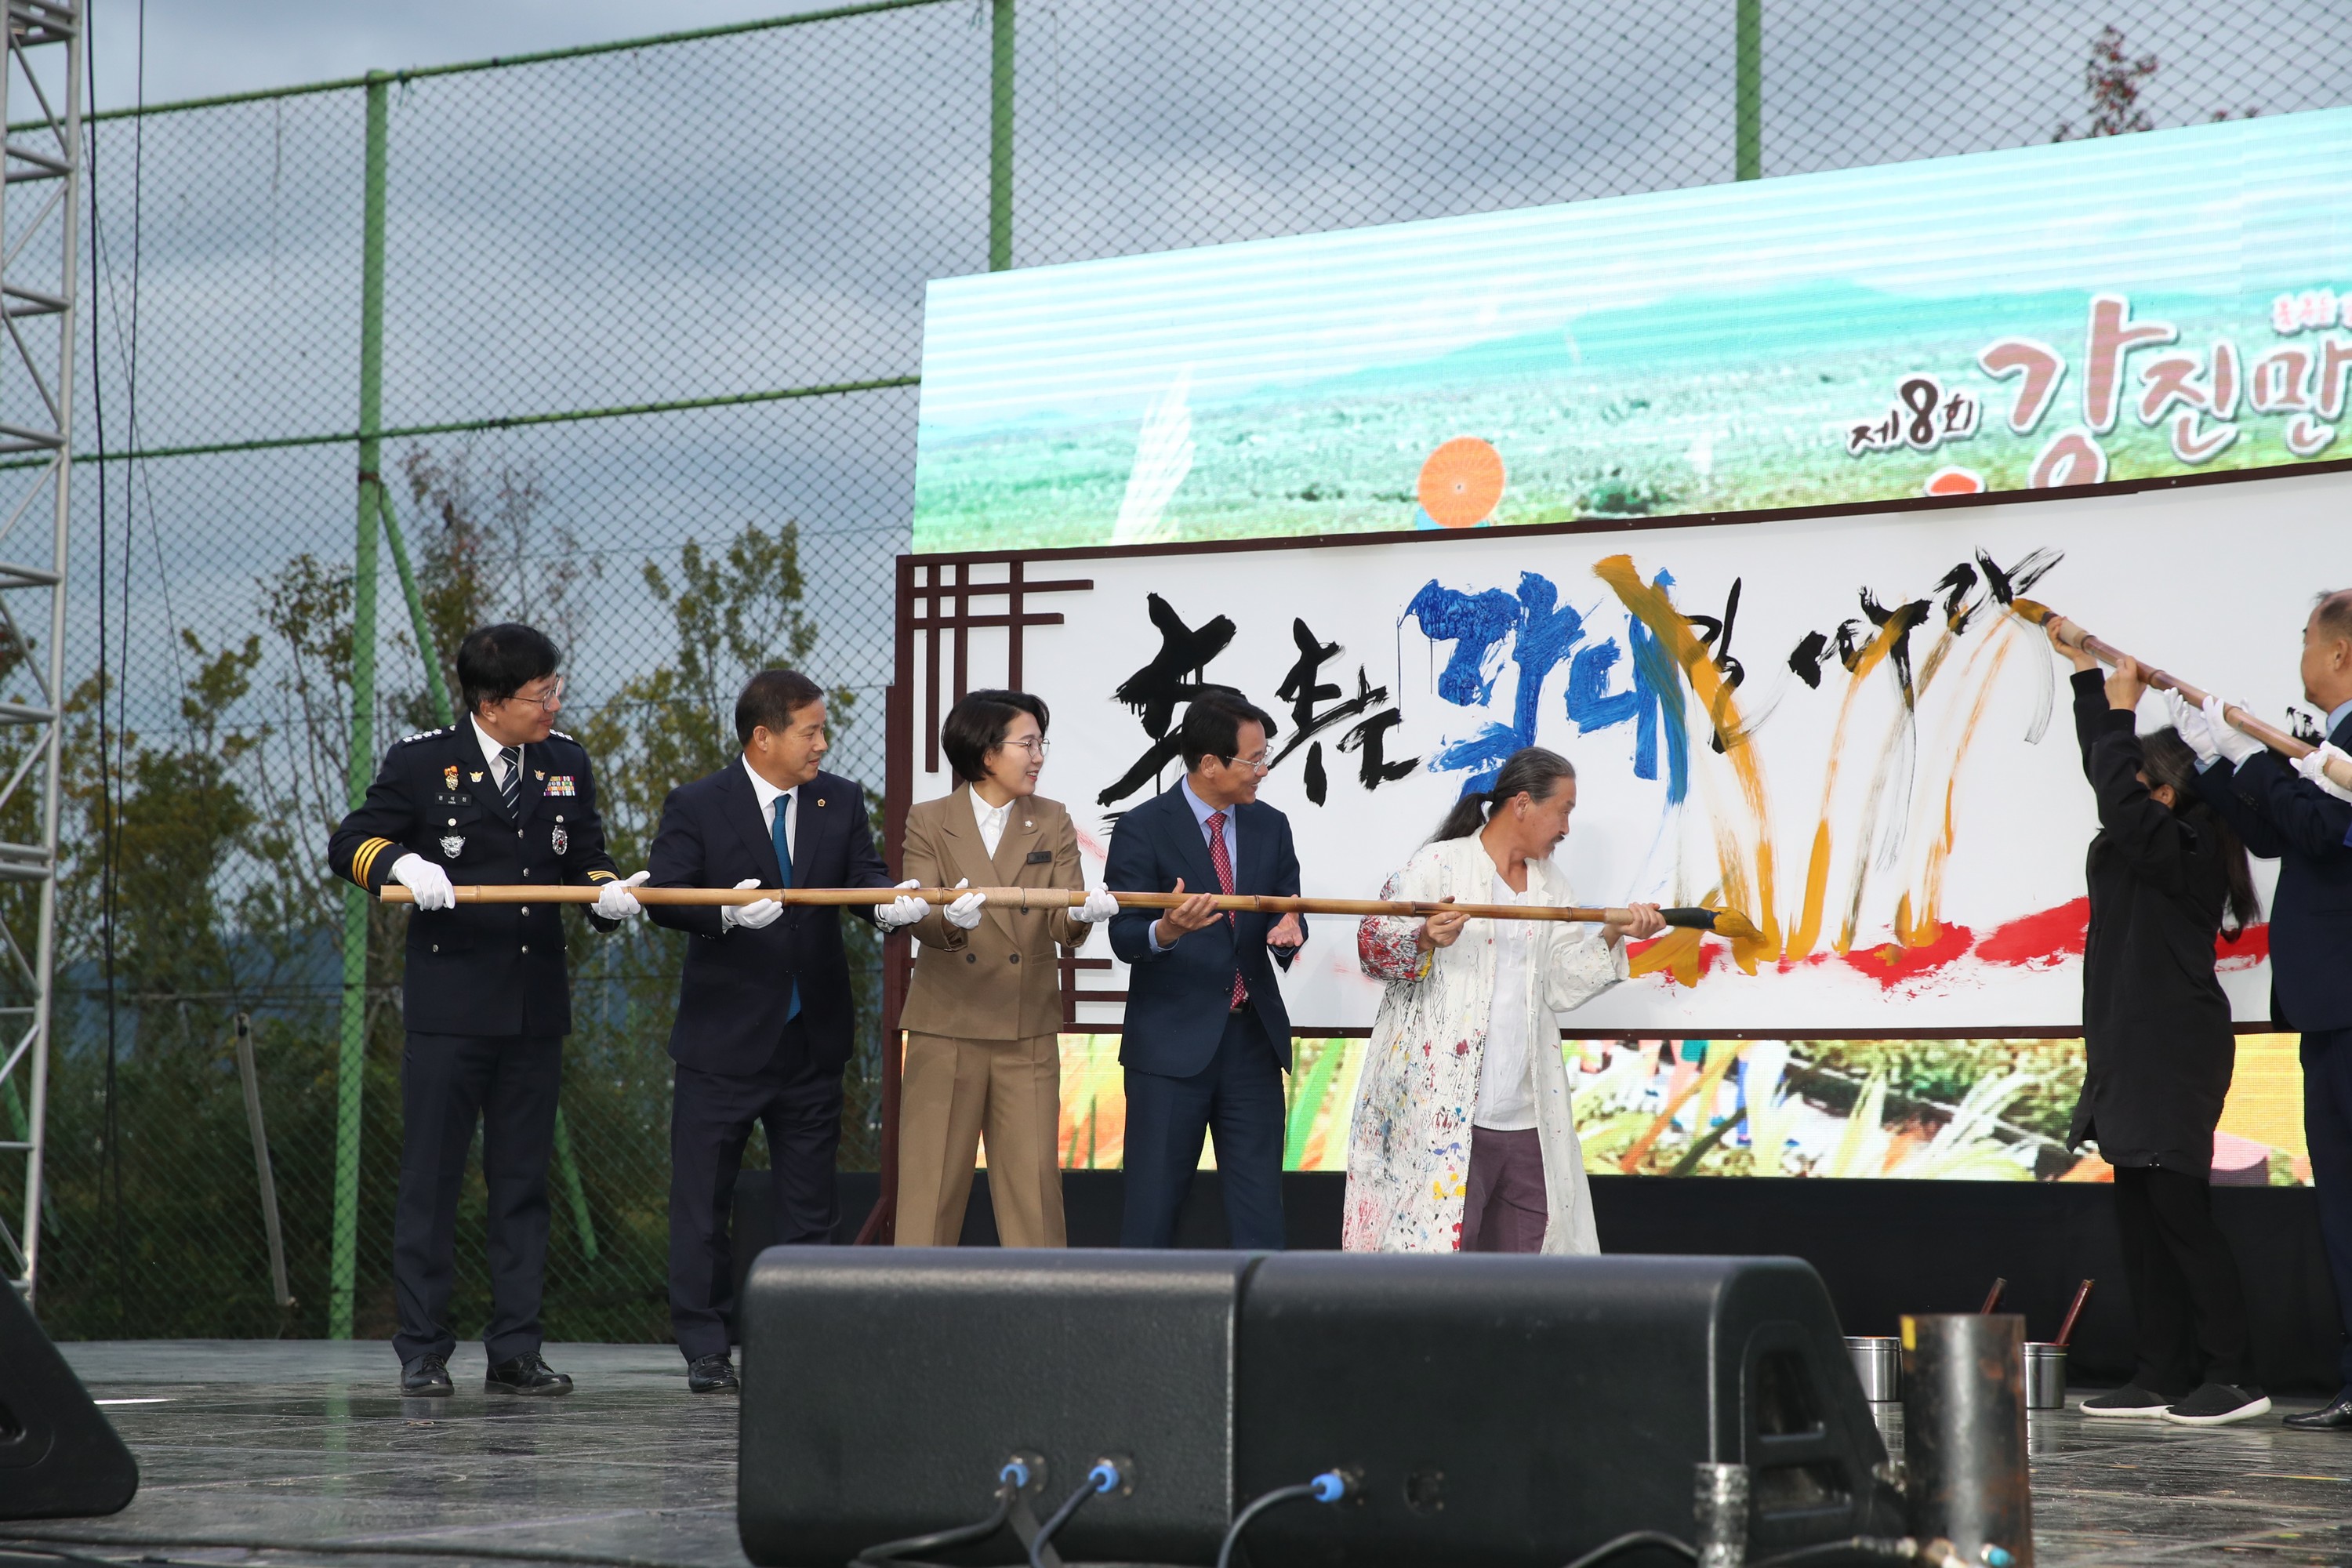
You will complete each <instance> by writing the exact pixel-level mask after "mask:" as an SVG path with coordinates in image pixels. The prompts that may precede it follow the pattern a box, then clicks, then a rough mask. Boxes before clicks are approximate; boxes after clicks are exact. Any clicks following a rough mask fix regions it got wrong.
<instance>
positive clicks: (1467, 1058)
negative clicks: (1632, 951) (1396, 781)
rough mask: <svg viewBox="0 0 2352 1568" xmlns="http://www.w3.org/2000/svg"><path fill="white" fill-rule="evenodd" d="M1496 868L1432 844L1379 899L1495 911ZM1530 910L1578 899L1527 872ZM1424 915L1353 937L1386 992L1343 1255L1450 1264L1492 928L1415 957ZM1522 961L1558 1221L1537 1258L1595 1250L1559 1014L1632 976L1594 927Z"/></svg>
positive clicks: (1353, 1145) (1477, 848) (1489, 995)
mask: <svg viewBox="0 0 2352 1568" xmlns="http://www.w3.org/2000/svg"><path fill="white" fill-rule="evenodd" d="M1494 878H1495V863H1494V861H1493V860H1492V859H1490V858H1487V855H1486V847H1485V846H1484V845H1483V844H1481V843H1480V842H1479V841H1478V837H1477V836H1476V835H1475V834H1473V835H1471V836H1470V837H1466V838H1452V839H1445V840H1442V841H1440V842H1438V843H1435V844H1430V845H1425V846H1423V848H1422V849H1421V851H1420V852H1419V853H1418V854H1416V855H1414V856H1413V858H1412V859H1411V860H1410V861H1407V862H1406V863H1405V867H1404V868H1403V869H1402V870H1401V871H1399V872H1398V873H1397V874H1396V875H1395V876H1393V877H1391V878H1390V879H1389V880H1388V885H1387V886H1386V887H1384V888H1382V889H1381V898H1383V899H1410V900H1440V899H1445V898H1449V897H1450V898H1452V899H1454V900H1457V901H1458V902H1461V903H1465V904H1469V903H1487V902H1491V901H1492V891H1493V886H1494ZM1528 891H1529V892H1530V893H1533V894H1536V895H1537V897H1536V899H1535V900H1533V901H1536V902H1540V903H1545V904H1552V905H1561V904H1572V903H1574V902H1575V901H1576V900H1574V899H1573V898H1572V897H1571V896H1570V891H1569V886H1568V878H1567V876H1566V875H1565V874H1564V873H1562V872H1561V871H1560V870H1559V868H1558V867H1556V866H1554V865H1553V864H1552V863H1551V862H1550V861H1549V860H1539V861H1538V860H1531V861H1529V862H1528ZM1420 926H1421V921H1420V918H1419V917H1418V916H1403V917H1387V916H1370V917H1367V918H1366V919H1365V921H1363V922H1362V925H1361V926H1360V928H1359V930H1358V932H1357V955H1358V958H1359V960H1360V962H1361V963H1362V964H1363V968H1364V972H1365V973H1368V974H1370V975H1371V976H1372V977H1373V978H1375V979H1378V980H1385V981H1387V982H1388V989H1387V992H1386V994H1383V995H1382V996H1381V1010H1380V1016H1379V1017H1378V1018H1377V1019H1376V1020H1375V1021H1374V1023H1373V1025H1372V1037H1371V1041H1370V1046H1369V1047H1368V1049H1367V1054H1366V1056H1365V1058H1364V1068H1363V1073H1362V1076H1361V1077H1360V1079H1359V1080H1358V1083H1357V1089H1356V1105H1355V1114H1354V1117H1353V1120H1352V1122H1351V1125H1350V1127H1349V1135H1348V1206H1347V1213H1346V1217H1345V1220H1344V1224H1343V1229H1342V1237H1341V1245H1342V1246H1344V1247H1347V1248H1348V1249H1349V1250H1350V1251H1355V1252H1454V1251H1458V1250H1459V1249H1460V1248H1461V1245H1462V1201H1463V1196H1464V1194H1465V1191H1466V1187H1467V1179H1468V1176H1469V1172H1470V1119H1471V1114H1472V1112H1473V1111H1474V1110H1475V1108H1476V1106H1477V1103H1478V1071H1479V1067H1480V1064H1481V1063H1482V1062H1483V1061H1484V1060H1485V1058H1486V1027H1487V1021H1488V1019H1489V1017H1490V1016H1491V1015H1492V1014H1493V1012H1494V1008H1495V1005H1496V996H1495V939H1494V922H1493V921H1476V920H1474V921H1471V922H1470V923H1469V924H1468V925H1467V926H1465V927H1464V928H1463V931H1462V935H1461V937H1460V938H1459V939H1458V940H1457V941H1456V942H1454V945H1453V946H1451V947H1443V948H1438V949H1436V950H1435V951H1433V952H1427V953H1423V952H1419V951H1418V950H1417V949H1416V948H1415V947H1414V944H1413V933H1414V932H1415V931H1417V930H1419V929H1420ZM1535 931H1536V933H1537V937H1538V940H1537V941H1535V942H1531V943H1530V944H1529V947H1528V987H1527V992H1528V994H1526V995H1525V996H1524V997H1521V998H1519V999H1518V1000H1519V1005H1523V1006H1525V1007H1526V1008H1527V1009H1528V1023H1527V1042H1528V1058H1529V1059H1530V1060H1531V1061H1532V1063H1533V1064H1534V1071H1535V1095H1536V1131H1537V1139H1538V1143H1539V1145H1540V1146H1541V1148H1542V1150H1543V1164H1544V1191H1545V1196H1546V1198H1547V1199H1548V1200H1549V1209H1550V1221H1549V1224H1548V1225H1547V1226H1546V1227H1545V1230H1544V1241H1543V1250H1544V1251H1546V1252H1550V1253H1591V1252H1598V1251H1600V1250H1601V1237H1600V1235H1599V1232H1598V1231H1597V1230H1596V1229H1595V1228H1594V1226H1593V1222H1592V1186H1591V1183H1590V1182H1589V1181H1587V1180H1586V1178H1585V1174H1584V1155H1583V1151H1582V1150H1581V1148H1580V1146H1579V1144H1578V1142H1577V1138H1576V1116H1575V1112H1574V1110H1573V1109H1572V1108H1571V1106H1570V1100H1569V1084H1568V1068H1567V1066H1566V1064H1565V1063H1564V1062H1563V1061H1562V1060H1561V1058H1560V1049H1559V1022H1558V1020H1557V1019H1555V1018H1554V1016H1553V1014H1555V1013H1559V1012H1567V1011H1568V1010H1570V1008H1574V1007H1579V1006H1581V1005H1583V1004H1584V1003H1586V1002H1589V1001H1591V999H1592V998H1593V997H1595V996H1597V995H1599V994H1601V992H1603V991H1606V990H1607V989H1609V987H1610V986H1612V985H1614V984H1617V982H1619V981H1620V980H1622V979H1624V978H1625V976H1626V973H1627V971H1626V966H1625V949H1624V945H1623V944H1622V942H1621V943H1619V944H1618V945H1617V946H1615V947H1612V946H1610V945H1609V944H1608V943H1607V942H1604V941H1603V940H1602V939H1601V934H1600V931H1599V929H1598V928H1597V927H1593V926H1589V925H1570V924H1568V923H1566V922H1563V921H1545V922H1543V923H1541V924H1539V925H1538V926H1537V927H1536V928H1535Z"/></svg>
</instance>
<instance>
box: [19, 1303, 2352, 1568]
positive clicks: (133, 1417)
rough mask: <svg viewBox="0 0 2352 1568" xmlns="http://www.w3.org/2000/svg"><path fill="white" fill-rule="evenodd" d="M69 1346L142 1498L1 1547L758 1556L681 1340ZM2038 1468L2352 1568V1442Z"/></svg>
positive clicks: (2037, 1461) (2084, 1443) (2051, 1539)
mask: <svg viewBox="0 0 2352 1568" xmlns="http://www.w3.org/2000/svg"><path fill="white" fill-rule="evenodd" d="M63 1348H64V1350H65V1352H66V1354H67V1357H68V1360H70V1361H71V1362H72V1363H73V1366H74V1369H75V1370H76V1371H77V1372H78V1373H79V1374H80V1375H81V1378H82V1380H83V1382H84V1383H85V1384H88V1385H89V1390H90V1392H91V1394H93V1395H94V1396H95V1397H97V1398H99V1399H101V1400H117V1401H128V1402H131V1403H121V1404H114V1405H109V1406H108V1407H107V1414H108V1415H110V1416H111V1417H112V1418H113V1421H114V1423H115V1426H116V1427H117V1428H118V1429H119V1430H120V1431H121V1433H122V1435H123V1436H124V1438H125V1439H126V1440H127V1441H128V1442H129V1443H130V1445H131V1449H132V1451H133V1452H134V1453H136V1454H137V1455H138V1457H139V1464H140V1469H141V1472H142V1480H141V1484H140V1489H139V1496H138V1499H137V1500H135V1501H133V1502H132V1503H131V1506H130V1508H129V1509H127V1510H124V1511H123V1512H122V1513H121V1514H118V1515H116V1516H115V1517H114V1518H112V1519H108V1520H96V1521H71V1522H58V1523H51V1524H41V1525H32V1524H20V1525H14V1526H11V1525H0V1542H21V1543H23V1544H26V1545H37V1546H46V1547H47V1548H49V1549H51V1550H57V1551H67V1552H80V1553H85V1554H88V1555H92V1556H102V1557H107V1558H111V1559H120V1560H122V1561H125V1562H129V1561H131V1560H144V1561H146V1562H149V1563H152V1562H156V1561H172V1562H180V1563H200V1564H204V1565H205V1568H215V1565H218V1564H252V1565H254V1568H265V1565H268V1568H275V1565H291V1564H298V1563H306V1564H307V1563H333V1564H345V1565H349V1568H367V1565H369V1564H383V1565H385V1568H392V1565H394V1564H406V1565H408V1568H417V1565H418V1564H419V1563H421V1562H425V1561H435V1562H438V1561H446V1560H449V1559H457V1560H473V1561H479V1562H496V1563H576V1564H612V1565H614V1568H730V1565H733V1564H740V1563H742V1562H743V1560H744V1559H743V1555H742V1552H741V1550H740V1548H739V1547H738V1546H737V1544H736V1541H735V1513H734V1505H735V1463H734V1455H735V1406H734V1403H733V1401H732V1400H730V1399H695V1398H692V1397H690V1396H688V1394H687V1393H686V1380H685V1375H684V1369H683V1363H681V1362H680V1361H679V1359H678V1356H677V1352H676V1351H675V1350H673V1349H671V1348H670V1347H669V1346H667V1345H555V1346H551V1347H549V1351H548V1359H549V1361H550V1362H551V1363H552V1364H553V1365H554V1366H555V1367H556V1368H557V1369H558V1370H559V1371H562V1372H566V1373H571V1374H572V1377H573V1378H574V1379H576V1380H577V1381H578V1383H579V1385H580V1388H579V1392H578V1393H576V1394H573V1395H572V1397H570V1398H568V1399H557V1400H548V1401H544V1402H541V1401H534V1400H520V1399H513V1398H508V1397H499V1398H493V1397H491V1396H488V1395H486V1394H483V1393H482V1392H481V1368H482V1358H481V1352H480V1350H479V1348H478V1347H467V1348H466V1349H463V1350H460V1351H459V1352H458V1357H457V1365H456V1366H455V1367H453V1368H452V1369H451V1370H452V1373H454V1374H455V1376H456V1378H457V1387H458V1392H457V1397H455V1398H454V1399H446V1400H411V1401H406V1402H404V1401H403V1400H401V1399H400V1398H399V1397H398V1395H397V1394H395V1393H393V1392H391V1390H392V1389H393V1386H394V1379H395V1374H396V1370H397V1369H396V1368H395V1366H394V1363H393V1360H392V1352H391V1350H390V1348H389V1347H388V1346H386V1345H383V1344H381V1343H373V1342H362V1343H354V1344H324V1343H318V1342H260V1341H208V1342H194V1343H190V1342H168V1341H135V1342H120V1343H107V1344H68V1345H66V1346H65V1347H63ZM2075 1397H2076V1398H2077V1399H2079V1398H2080V1397H2081V1395H2080V1394H2079V1392H2078V1393H2077V1394H2076V1396H2075ZM2312 1403H2313V1402H2311V1401H2308V1400H2304V1401H2295V1402H2292V1403H2291V1405H2289V1406H2288V1407H2289V1408H2308V1407H2309V1406H2310V1405H2311V1404H2312ZM1895 1436H1896V1439H1897V1441H1899V1438H1900V1434H1899V1433H1897V1434H1895ZM2033 1449H2034V1458H2033V1513H2034V1524H2035V1531H2034V1537H2035V1548H2036V1556H2037V1558H2038V1560H2039V1562H2040V1563H2041V1564H2042V1568H2095V1565H2102V1568H2103V1565H2107V1564H2115V1565H2118V1568H2121V1565H2126V1564H2129V1565H2141V1564H2158V1563H2166V1564H2185V1563H2207V1562H2210V1561H2213V1560H2215V1559H2216V1558H2219V1557H2222V1556H2227V1557H2229V1558H2231V1559H2232V1560H2237V1561H2245V1562H2251V1563H2260V1564H2264V1565H2277V1568H2286V1565H2289V1564H2300V1563H2326V1564H2352V1434H2344V1435H2336V1434H2309V1435H2306V1434H2303V1433H2296V1432H2289V1431H2286V1430H2285V1429H2284V1428H2283V1427H2281V1426H2279V1425H2278V1423H2277V1419H2276V1417H2274V1416H2273V1417H2268V1418H2265V1419H2263V1420H2262V1421H2259V1422H2254V1423H2251V1424H2249V1425H2246V1426H2231V1427H2224V1428H2221V1429H2219V1430H2215V1431H2192V1430H2189V1429H2186V1428H2182V1427H2173V1426H2163V1425H2161V1424H2155V1425H2147V1426H2144V1425H2141V1424H2139V1423H2137V1422H2099V1421H2092V1420H2087V1419H2085V1418H2084V1417H2083V1416H2082V1415H2078V1414H2075V1413H2074V1411H2072V1410H2069V1411H2066V1412H2063V1413H2059V1412H2053V1413H2052V1414H2051V1415H2047V1416H2042V1417H2037V1418H2036V1420H2035V1423H2034V1427H2033Z"/></svg>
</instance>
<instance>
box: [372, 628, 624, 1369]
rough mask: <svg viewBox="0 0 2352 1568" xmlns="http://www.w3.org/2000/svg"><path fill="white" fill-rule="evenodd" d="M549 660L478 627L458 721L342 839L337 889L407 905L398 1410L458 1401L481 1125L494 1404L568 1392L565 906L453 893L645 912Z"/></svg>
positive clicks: (403, 757) (462, 679) (387, 763)
mask: <svg viewBox="0 0 2352 1568" xmlns="http://www.w3.org/2000/svg"><path fill="white" fill-rule="evenodd" d="M556 662H557V655H556V650H555V645H554V644H553V643H551V642H550V641H548V639H547V638H546V637H543V636H541V634H540V633H539V632H537V631H534V630H532V629H531V628H530V627H529V626H516V625H512V624H507V625H500V626H483V627H481V628H480V629H478V630H477V631H474V632H471V633H468V634H467V637H466V640H465V641H464V642H463V643H461V644H459V645H458V648H457V683H458V686H459V688H460V689H461V690H462V692H463V694H464V700H465V704H466V710H467V717H466V718H464V719H462V720H460V721H458V722H457V724H455V725H454V726H452V727H450V728H448V729H446V730H431V731H425V733H424V734H421V735H411V736H409V737H408V738H407V739H406V740H404V741H402V742H399V743H398V744H397V745H395V746H394V747H393V748H392V750H391V751H390V752H387V753H385V756H384V760H383V770H382V771H381V772H380V773H377V775H376V779H375V782H374V783H373V784H371V785H369V786H368V793H367V799H366V800H365V801H364V802H363V803H362V805H360V807H359V809H358V810H356V811H354V812H352V814H351V815H350V816H347V817H345V818H344V819H343V821H342V826H340V827H338V828H336V830H335V834H334V837H333V838H332V839H331V841H330V842H329V844H328V849H327V857H328V861H329V863H330V864H331V866H332V867H333V868H334V870H335V873H336V874H337V875H338V876H342V877H348V878H350V879H352V881H353V882H356V883H358V884H359V885H360V886H361V887H362V888H364V889H367V890H368V891H369V892H370V893H374V892H376V891H378V890H379V889H382V888H383V885H384V883H386V882H387V881H392V882H399V883H401V884H402V885H404V887H406V888H408V889H410V890H411V891H412V892H414V893H415V896H416V912H415V914H414V915H413V916H412V917H411V918H410V920H409V922H408V955H407V957H408V963H407V973H406V976H405V980H404V986H403V990H402V996H403V1001H404V1021H405V1023H406V1026H407V1031H408V1041H407V1048H406V1050H405V1051H404V1053H403V1055H402V1058H401V1064H400V1091H401V1147H400V1197H399V1203H398V1206H397V1208H396V1209H395V1210H394V1218H393V1280H394V1291H395V1294H396V1296H397V1299H398V1305H399V1314H400V1331H399V1332H398V1333H397V1334H396V1335H395V1336H394V1340H393V1346H394V1349H395V1350H396V1351H397V1352H399V1354H400V1361H401V1372H400V1390H401V1393H403V1394H410V1395H418V1394H424V1395H435V1394H448V1393H449V1392H450V1384H449V1369H448V1359H449V1355H450V1352H452V1351H454V1350H455V1349H456V1348H457V1339H456V1336H455V1335H453V1334H452V1333H451V1332H450V1331H449V1328H448V1325H447V1323H446V1315H447V1312H448V1307H449V1289H450V1278H451V1273H452V1265H453V1253H454V1250H455V1247H454V1232H455V1230H456V1226H457V1192H458V1188H459V1185H460V1184H461V1183H462V1182H463V1180H464V1177H465V1171H466V1154H467V1149H468V1148H469V1147H470V1146H471V1144H472V1142H473V1139H474V1129H475V1125H476V1123H477V1122H479V1124H480V1126H481V1131H482V1176H483V1182H484V1184H485V1185H486V1186H487V1187H488V1192H489V1215H488V1220H489V1226H488V1231H489V1236H488V1239H489V1263H490V1289H491V1301H492V1308H491V1314H490V1321H489V1325H488V1328H487V1329H486V1330H485V1331H484V1332H483V1335H482V1345H483V1349H484V1351H485V1352H487V1353H488V1361H489V1373H488V1380H487V1382H486V1383H485V1384H484V1386H485V1387H486V1388H487V1389H488V1390H489V1391H491V1392H494V1393H495V1392H504V1393H508V1394H569V1393H571V1392H572V1380H571V1379H570V1378H569V1377H566V1376H564V1375H563V1374H562V1373H558V1372H556V1371H554V1370H553V1369H552V1368H551V1367H550V1366H549V1365H548V1364H547V1363H546V1361H545V1360H544V1359H543V1358H542V1357H541V1354H540V1345H541V1336H540V1326H539V1303H540V1291H541V1283H542V1276H543V1274H544V1272H545V1268H546V1262H547V1227H548V1199H547V1162H548V1156H549V1152H550V1151H551V1147H552V1145H553V1142H554V1136H555V1108H556V1093H557V1090H558V1089H559V1088H560V1086H561V1085H562V1077H563V1037H564V1036H565V1035H567V1034H569V1033H571V1030H572V994H571V984H570V978H569V976H568V975H567V973H566V972H565V968H564V959H563V920H562V907H561V906H560V905H557V904H553V903H547V904H465V905H459V904H458V903H457V899H456V896H455V894H454V893H453V891H452V889H451V883H452V882H453V881H456V882H464V883H531V882H544V883H546V884H548V885H549V886H550V887H552V886H554V885H556V884H558V883H588V884H602V885H603V889H604V890H603V892H602V893H601V894H600V895H599V896H598V898H597V900H596V902H595V903H594V904H593V905H592V906H589V910H588V920H589V923H590V924H592V925H593V926H594V927H595V928H596V929H597V930H599V931H611V930H613V929H614V928H615V927H616V926H618V925H619V924H620V923H621V922H622V921H625V920H627V919H629V918H630V917H632V916H634V915H635V914H637V913H638V912H639V911H638V904H637V900H636V899H635V897H634V896H632V894H631V893H630V891H629V889H631V888H633V887H635V885H636V884H638V883H639V882H642V881H643V880H645V873H644V872H642V871H640V872H638V873H637V874H636V875H635V877H632V878H630V879H627V880H626V881H623V880H622V879H621V876H620V872H619V871H618V869H617V868H614V864H613V860H612V857H610V856H609V855H607V854H605V853H604V826H603V824H602V822H601V821H600V819H599V818H598V816H597V815H596V787H595V783H594V780H593V777H592V776H591V773H590V770H589V766H588V753H587V752H585V751H583V749H582V748H581V746H580V744H579V742H576V741H574V740H572V738H571V737H570V736H568V735H564V734H562V733H560V732H558V731H556V730H555V728H554V720H555V713H556V710H557V709H558V708H560V707H561V706H562V696H563V680H562V677H561V676H559V675H557V674H556Z"/></svg>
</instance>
